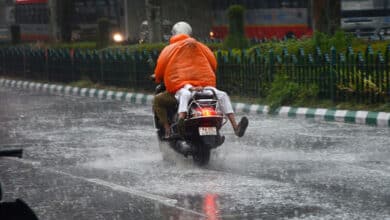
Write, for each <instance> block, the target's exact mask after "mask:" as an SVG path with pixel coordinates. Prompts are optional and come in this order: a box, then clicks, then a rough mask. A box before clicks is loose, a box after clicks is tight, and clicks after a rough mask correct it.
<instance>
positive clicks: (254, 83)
mask: <svg viewBox="0 0 390 220" xmlns="http://www.w3.org/2000/svg"><path fill="white" fill-rule="evenodd" d="M158 54H159V52H158V51H152V52H146V51H144V52H130V51H127V50H119V49H116V50H104V51H97V50H68V49H35V48H34V49H33V48H29V47H8V48H1V49H0V73H1V74H2V75H4V76H6V75H8V76H15V77H21V78H24V79H33V80H44V81H49V82H72V81H77V80H80V79H82V78H85V77H87V78H88V79H90V80H91V81H93V82H96V83H101V84H105V85H113V86H120V87H128V88H134V89H137V90H144V91H153V89H154V85H153V83H152V82H150V81H149V80H148V76H149V75H150V74H151V73H153V68H154V64H155V63H156V60H157V57H158ZM215 54H216V57H217V60H218V71H217V84H218V87H219V88H220V89H221V90H224V91H227V92H228V93H229V94H231V95H236V96H244V97H265V96H266V95H267V92H268V90H269V88H270V86H271V83H272V81H273V79H274V76H275V74H286V75H287V76H288V77H289V78H290V80H292V81H294V82H296V83H298V84H299V85H301V86H302V87H305V86H310V85H312V84H315V85H317V86H318V88H319V98H320V99H330V100H333V101H356V102H365V103H381V102H386V101H388V100H389V97H390V75H389V59H390V58H389V56H390V46H388V47H387V49H386V51H385V52H384V53H382V52H375V51H373V50H372V48H371V47H370V46H368V47H367V49H366V51H364V52H354V51H353V50H352V49H351V48H348V50H347V51H344V52H337V51H336V50H335V49H334V48H332V49H330V50H329V51H327V52H322V51H321V50H320V49H319V48H317V50H316V51H315V52H314V53H312V54H306V53H305V51H303V49H301V50H299V52H298V53H296V54H295V53H294V54H290V53H289V52H288V51H287V50H284V51H283V52H282V53H281V54H275V53H274V52H273V51H260V49H253V50H250V51H249V50H248V51H242V52H241V51H239V52H237V51H234V52H233V51H216V52H215Z"/></svg>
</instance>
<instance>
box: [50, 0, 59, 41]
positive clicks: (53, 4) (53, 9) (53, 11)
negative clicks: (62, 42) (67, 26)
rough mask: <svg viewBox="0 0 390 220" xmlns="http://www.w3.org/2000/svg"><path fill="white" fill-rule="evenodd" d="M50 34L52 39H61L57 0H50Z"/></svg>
mask: <svg viewBox="0 0 390 220" xmlns="http://www.w3.org/2000/svg"><path fill="white" fill-rule="evenodd" d="M48 7H49V15H50V16H49V24H50V25H49V34H50V39H51V40H52V41H57V40H58V39H59V29H58V23H57V0H49V1H48Z"/></svg>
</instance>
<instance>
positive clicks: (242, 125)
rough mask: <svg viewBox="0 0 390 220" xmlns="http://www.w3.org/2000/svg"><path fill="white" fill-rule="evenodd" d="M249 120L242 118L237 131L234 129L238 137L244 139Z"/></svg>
mask: <svg viewBox="0 0 390 220" xmlns="http://www.w3.org/2000/svg"><path fill="white" fill-rule="evenodd" d="M248 124H249V122H248V118H247V117H245V116H244V117H242V118H241V121H240V123H238V126H237V128H236V129H234V133H235V134H236V135H237V136H238V137H242V136H244V134H245V131H246V128H247V127H248Z"/></svg>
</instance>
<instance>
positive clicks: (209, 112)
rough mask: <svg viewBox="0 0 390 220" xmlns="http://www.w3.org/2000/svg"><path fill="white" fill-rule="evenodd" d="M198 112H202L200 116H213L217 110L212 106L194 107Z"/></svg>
mask: <svg viewBox="0 0 390 220" xmlns="http://www.w3.org/2000/svg"><path fill="white" fill-rule="evenodd" d="M196 110H197V111H198V112H200V113H201V114H202V116H206V117H207V116H214V115H217V112H216V111H215V109H214V108H210V107H205V108H198V109H196Z"/></svg>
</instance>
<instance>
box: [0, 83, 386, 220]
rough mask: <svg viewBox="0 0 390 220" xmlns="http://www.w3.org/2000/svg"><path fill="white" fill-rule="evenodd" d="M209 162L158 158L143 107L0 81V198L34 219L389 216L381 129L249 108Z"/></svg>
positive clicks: (227, 128)
mask: <svg viewBox="0 0 390 220" xmlns="http://www.w3.org/2000/svg"><path fill="white" fill-rule="evenodd" d="M249 118H250V126H249V128H248V131H247V134H246V136H245V137H244V138H237V137H235V136H234V135H233V132H232V129H231V127H230V125H226V126H225V127H224V129H223V132H224V134H225V135H226V142H225V144H224V145H223V146H222V147H220V148H219V149H217V150H216V151H214V152H213V155H212V158H211V163H210V164H209V165H208V166H207V167H204V168H199V167H196V166H194V165H193V164H192V163H191V161H190V160H184V159H182V158H181V157H176V158H171V159H172V160H170V161H164V160H163V159H162V153H161V152H160V150H159V147H158V143H157V139H156V135H155V129H154V126H153V121H152V116H151V109H150V107H149V106H135V105H130V104H127V103H123V102H118V101H109V100H98V99H94V98H83V97H70V96H60V95H48V94H43V93H37V92H31V91H22V90H18V89H15V88H13V89H11V88H2V87H0V147H1V148H3V149H4V148H5V147H7V148H15V147H22V148H23V149H24V155H23V158H22V159H16V158H0V181H1V182H2V185H3V191H4V195H3V199H4V200H12V199H15V198H22V199H23V200H25V201H26V202H27V203H28V204H29V205H30V206H31V207H32V209H33V210H34V211H35V212H36V214H37V216H38V217H39V219H41V220H43V219H48V220H49V219H57V220H61V219H290V218H292V219H294V218H295V219H319V218H320V219H390V159H389V158H390V135H389V134H390V129H388V128H375V127H369V126H362V125H351V124H341V123H326V122H321V123H319V122H314V121H310V120H299V119H281V118H272V117H269V116H267V117H266V116H250V117H249Z"/></svg>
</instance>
